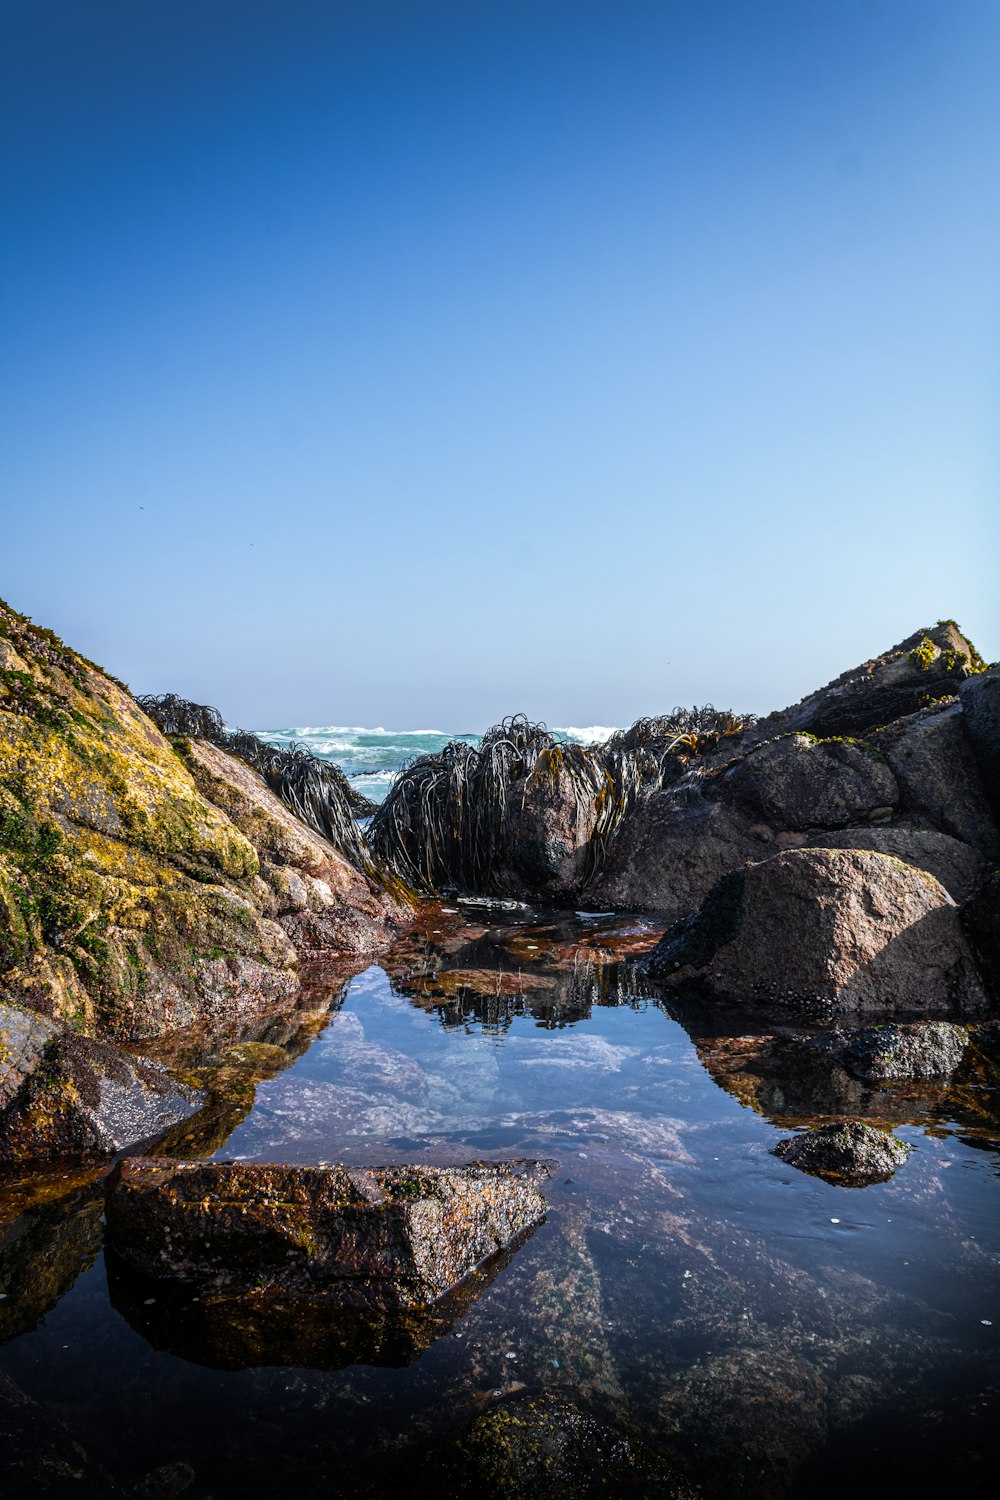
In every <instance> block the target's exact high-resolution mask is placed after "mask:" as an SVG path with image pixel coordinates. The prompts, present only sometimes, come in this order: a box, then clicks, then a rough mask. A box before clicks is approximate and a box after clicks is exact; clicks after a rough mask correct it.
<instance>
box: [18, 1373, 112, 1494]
mask: <svg viewBox="0 0 1000 1500" xmlns="http://www.w3.org/2000/svg"><path fill="white" fill-rule="evenodd" d="M125 1493H126V1492H125V1490H123V1489H120V1488H119V1487H118V1485H117V1484H116V1483H115V1481H114V1479H113V1478H112V1476H111V1475H110V1474H109V1473H108V1472H107V1470H105V1469H104V1468H102V1467H101V1465H100V1464H98V1463H95V1462H94V1460H93V1459H91V1458H90V1456H89V1455H88V1454H87V1453H86V1452H85V1451H84V1449H83V1448H81V1446H80V1444H79V1443H78V1442H76V1441H75V1439H74V1438H73V1437H72V1436H71V1435H70V1433H69V1432H68V1431H67V1430H66V1428H65V1427H64V1426H63V1425H62V1423H61V1422H57V1421H56V1419H55V1417H53V1416H52V1415H51V1414H50V1413H49V1412H48V1411H46V1409H45V1407H44V1406H40V1405H39V1404H38V1402H37V1401H33V1400H32V1399H31V1397H30V1396H27V1395H25V1393H24V1391H22V1390H21V1389H20V1387H19V1386H16V1385H15V1384H14V1382H13V1380H11V1379H10V1378H9V1377H8V1376H7V1375H4V1374H3V1373H0V1494H3V1495H4V1496H5V1497H6V1500H27V1497H29V1496H30V1497H32V1500H66V1497H67V1496H68V1495H73V1496H75V1497H79V1500H114V1497H115V1496H124V1495H125Z"/></svg>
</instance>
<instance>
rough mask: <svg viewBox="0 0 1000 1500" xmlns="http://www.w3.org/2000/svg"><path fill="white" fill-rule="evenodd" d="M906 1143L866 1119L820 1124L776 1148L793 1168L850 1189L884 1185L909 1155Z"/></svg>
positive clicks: (782, 1142) (779, 1154)
mask: <svg viewBox="0 0 1000 1500" xmlns="http://www.w3.org/2000/svg"><path fill="white" fill-rule="evenodd" d="M909 1151H910V1148H909V1146H907V1145H906V1143H905V1142H904V1141H899V1140H897V1139H896V1138H895V1136H892V1135H890V1134H889V1133H888V1132H887V1131H885V1130H878V1129H876V1128H875V1126H873V1125H867V1124H866V1123H865V1122H864V1121H863V1120H839V1121H837V1122H835V1123H834V1124H830V1125H817V1126H816V1127H815V1128H814V1129H813V1130H807V1131H806V1132H805V1133H804V1134H803V1135H796V1136H792V1137H790V1138H789V1139H788V1140H786V1141H779V1142H778V1144H777V1145H776V1146H775V1148H774V1154H775V1156H780V1158H781V1160H782V1161H786V1162H788V1163H789V1165H790V1166H793V1167H798V1168H799V1170H800V1171H802V1172H812V1173H814V1174H815V1175H816V1176H817V1177H825V1178H827V1180H828V1181H831V1182H842V1183H844V1184H845V1186H848V1187H863V1186H864V1185H865V1184H866V1183H869V1182H884V1181H885V1180H886V1179H887V1178H889V1177H891V1176H892V1174H893V1172H894V1171H895V1170H896V1168H897V1167H898V1166H899V1164H900V1163H901V1162H904V1161H905V1160H906V1158H907V1156H908V1155H909Z"/></svg>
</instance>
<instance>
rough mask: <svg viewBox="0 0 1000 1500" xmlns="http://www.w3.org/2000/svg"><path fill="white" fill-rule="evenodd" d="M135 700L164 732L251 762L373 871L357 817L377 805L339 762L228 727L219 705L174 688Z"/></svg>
mask: <svg viewBox="0 0 1000 1500" xmlns="http://www.w3.org/2000/svg"><path fill="white" fill-rule="evenodd" d="M135 701H136V703H137V704H138V705H139V707H140V708H141V709H142V711H143V713H144V714H147V715H148V716H149V718H151V719H152V720H153V722H154V724H156V726H157V728H158V729H160V730H161V731H162V733H163V734H166V735H185V736H187V737H189V738H191V739H200V740H208V741H210V743H211V744H213V745H218V746H219V748H220V749H221V750H226V751H228V752H229V754H230V755H236V756H238V757H239V759H240V760H242V761H244V762H245V763H246V764H247V765H248V766H251V767H252V768H253V769H254V770H255V771H256V772H257V774H258V775H259V776H260V778H261V780H262V781H263V782H264V783H265V784H266V785H267V786H268V787H269V788H270V789H271V791H272V792H274V793H275V795H276V796H278V797H280V798H281V800H282V802H284V804H285V806H286V807H288V808H290V809H291V810H292V812H293V813H295V815H296V817H297V818H300V819H301V821H302V822H303V823H305V824H306V825H307V826H308V827H309V828H312V829H314V830H315V831H316V832H317V833H319V834H322V836H323V838H325V839H327V840H328V841H329V842H330V843H331V844H332V845H333V846H334V848H335V849H339V850H340V852H341V854H343V855H345V856H346V857H347V858H348V859H349V860H350V861H351V863H352V864H353V865H355V866H356V868H358V869H360V870H363V871H364V872H365V873H366V874H373V873H374V872H375V870H374V863H373V860H372V857H371V851H370V850H369V847H368V844H367V843H366V841H365V838H364V834H363V833H362V831H361V829H360V828H359V827H358V823H357V819H358V818H365V817H370V816H371V814H372V813H373V812H374V811H375V804H374V803H373V802H369V801H368V799H367V797H362V796H361V794H360V793H359V792H356V791H355V790H354V788H353V787H352V786H351V783H350V782H349V781H348V779H347V777H346V776H345V775H344V773H343V771H342V770H341V769H340V767H339V766H335V765H332V764H331V763H330V762H329V761H325V760H319V759H318V758H317V757H316V756H315V755H313V754H312V752H311V751H310V750H307V749H305V748H304V747H303V746H301V745H296V744H292V745H289V746H288V748H287V749H280V750H279V749H277V748H276V747H275V746H274V745H268V744H266V743H265V742H264V741H263V740H261V739H258V737H257V736H256V735H255V734H251V733H250V732H249V731H248V730H246V729H232V730H230V729H227V728H226V724H225V721H224V720H223V717H222V715H221V714H220V713H219V711H218V709H215V708H212V707H210V705H209V704H207V703H191V702H189V701H188V699H186V698H179V697H178V696H177V695H176V694H175V693H162V694H160V695H158V696H156V695H152V694H147V695H145V696H143V697H139V698H136V700H135Z"/></svg>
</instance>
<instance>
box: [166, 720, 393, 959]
mask: <svg viewBox="0 0 1000 1500" xmlns="http://www.w3.org/2000/svg"><path fill="white" fill-rule="evenodd" d="M180 750H181V753H182V754H183V757H184V760H185V763H186V764H187V766H188V768H189V770H190V771H191V774H192V777H193V779H194V783H195V785H196V787H197V788H198V790H199V791H200V792H201V793H202V795H203V796H204V797H205V798H206V799H207V800H208V801H210V802H212V803H213V804H214V805H215V806H216V807H220V808H222V810H223V811H224V812H225V813H226V815H227V816H228V817H229V819H230V820H231V821H232V823H233V824H234V825H235V827H236V828H238V829H239V831H240V832H241V833H242V834H243V835H244V836H245V837H246V838H247V840H248V841H249V842H250V843H251V844H252V845H253V847H254V849H255V850H256V853H257V857H258V859H259V861H260V874H261V878H262V880H263V882H264V884H265V886H266V887H267V895H266V896H265V897H264V899H263V904H264V907H265V911H266V913H267V915H268V916H273V917H276V918H277V920H278V921H279V922H280V923H281V925H282V927H283V928H284V929H285V931H286V932H287V933H288V935H289V937H290V938H291V939H292V941H293V943H294V944H295V946H296V949H297V950H298V951H299V953H300V954H308V955H310V956H313V955H320V954H323V955H325V954H330V953H335V954H344V953H373V952H376V951H377V950H379V949H381V948H384V947H385V946H386V945H387V944H388V943H389V942H390V941H391V940H392V938H393V937H394V936H395V934H396V933H397V932H398V931H399V929H400V928H401V927H402V926H403V925H404V923H405V922H407V921H408V920H409V919H410V917H411V916H412V908H411V907H410V905H409V904H408V903H407V902H405V901H404V900H403V899H402V898H401V897H399V898H397V897H396V896H393V895H390V894H389V892H388V891H387V890H386V888H385V887H384V886H383V885H381V884H380V883H379V882H378V880H376V879H375V878H374V877H373V876H370V875H367V874H365V873H364V872H362V871H361V870H358V869H355V867H354V866H353V865H352V864H350V863H349V862H348V860H347V859H346V858H345V857H344V855H343V854H341V853H340V852H339V851H338V850H336V849H334V847H333V845H332V844H330V843H328V842H327V840H326V839H324V838H322V837H321V836H320V835H319V834H318V833H315V832H314V831H313V830H312V829H311V828H308V827H307V826H306V825H305V824H304V823H302V822H300V821H299V819H298V818H297V817H296V816H295V814H294V813H293V812H291V811H290V810H289V808H287V807H286V806H285V804H284V802H282V801H281V799H280V798H279V797H277V796H275V794H274V793H273V792H272V791H270V790H269V788H268V787H267V786H265V784H264V782H263V781H262V779H261V778H260V776H258V774H257V772H256V771H254V770H253V769H252V768H251V767H250V766H248V765H246V764H244V762H243V761H241V760H238V759H237V758H236V757H235V756H233V755H229V754H228V753H227V752H226V751H225V750H220V749H219V748H218V746H217V745H213V744H211V742H210V741H208V740H193V739H187V740H183V741H182V742H181V744H180Z"/></svg>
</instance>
